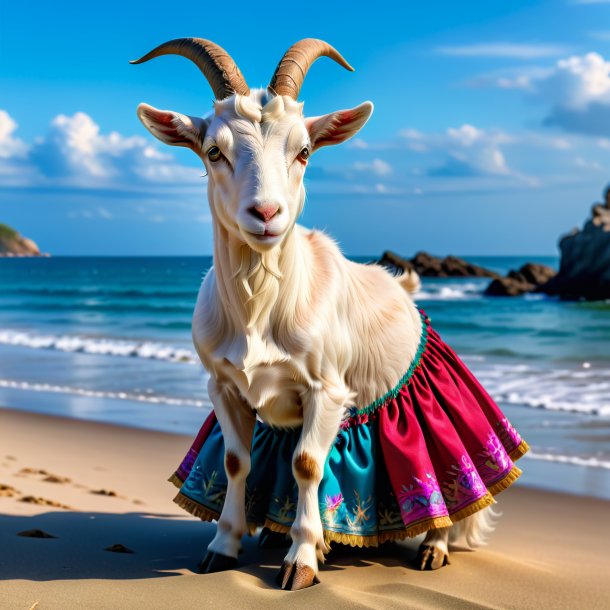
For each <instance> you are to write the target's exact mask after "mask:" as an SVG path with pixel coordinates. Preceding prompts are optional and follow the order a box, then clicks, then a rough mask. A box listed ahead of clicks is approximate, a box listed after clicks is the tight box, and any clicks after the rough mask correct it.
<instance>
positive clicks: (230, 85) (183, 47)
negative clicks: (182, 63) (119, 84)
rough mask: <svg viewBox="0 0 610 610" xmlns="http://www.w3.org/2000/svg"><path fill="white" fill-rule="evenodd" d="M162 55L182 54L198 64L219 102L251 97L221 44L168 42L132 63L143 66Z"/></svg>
mask: <svg viewBox="0 0 610 610" xmlns="http://www.w3.org/2000/svg"><path fill="white" fill-rule="evenodd" d="M161 55H181V56H182V57H186V58H187V59H190V60H191V61H192V62H194V63H195V64H196V65H197V67H198V68H199V69H200V70H201V72H202V73H203V75H204V76H205V77H206V78H207V80H208V82H209V83H210V85H211V86H212V90H213V91H214V95H215V96H216V99H218V100H222V99H224V98H226V97H229V96H230V95H233V94H234V93H238V94H239V95H248V94H249V93H250V89H249V88H248V85H247V84H246V81H245V79H244V77H243V76H242V73H241V72H240V71H239V68H238V67H237V65H236V63H235V62H234V61H233V60H232V59H231V56H230V55H229V54H228V53H227V52H226V51H225V50H224V49H223V48H222V47H219V46H218V45H217V44H215V43H213V42H212V41H210V40H204V39H203V38H176V39H175V40H170V41H169V42H164V43H163V44H161V45H159V46H158V47H157V48H156V49H153V50H152V51H151V52H150V53H147V54H146V55H144V56H143V57H140V59H136V60H134V61H130V62H129V63H130V64H142V63H144V62H145V61H148V60H149V59H154V58H155V57H160V56H161Z"/></svg>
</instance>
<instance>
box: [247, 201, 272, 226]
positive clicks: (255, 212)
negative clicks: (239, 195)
mask: <svg viewBox="0 0 610 610" xmlns="http://www.w3.org/2000/svg"><path fill="white" fill-rule="evenodd" d="M279 210H280V206H279V205H277V204H275V203H257V204H255V205H253V206H252V207H250V208H248V212H250V214H252V216H254V218H258V219H259V220H262V221H263V222H269V221H270V220H271V219H272V218H273V217H274V216H275V215H276V214H277V213H278V212H279Z"/></svg>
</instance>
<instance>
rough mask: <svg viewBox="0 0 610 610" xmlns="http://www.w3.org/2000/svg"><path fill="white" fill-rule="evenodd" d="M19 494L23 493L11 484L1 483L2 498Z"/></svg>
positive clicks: (0, 496)
mask: <svg viewBox="0 0 610 610" xmlns="http://www.w3.org/2000/svg"><path fill="white" fill-rule="evenodd" d="M19 495H21V492H20V491H18V490H17V489H15V488H14V487H12V486H11V485H5V484H4V483H0V498H14V497H15V496H19Z"/></svg>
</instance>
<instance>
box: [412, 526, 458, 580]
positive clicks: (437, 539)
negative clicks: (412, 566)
mask: <svg viewBox="0 0 610 610" xmlns="http://www.w3.org/2000/svg"><path fill="white" fill-rule="evenodd" d="M450 529H451V528H449V527H441V528H438V529H433V530H428V532H427V533H426V537H425V538H424V541H423V542H422V543H421V545H420V547H419V550H418V551H417V559H416V562H417V566H418V567H419V569H420V570H438V569H439V568H442V567H443V566H444V565H447V564H448V563H449V551H448V549H447V544H448V542H449V530H450Z"/></svg>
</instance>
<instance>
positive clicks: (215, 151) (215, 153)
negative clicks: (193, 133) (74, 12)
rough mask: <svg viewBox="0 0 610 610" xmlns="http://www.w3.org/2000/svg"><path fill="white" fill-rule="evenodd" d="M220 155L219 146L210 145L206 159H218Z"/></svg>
mask: <svg viewBox="0 0 610 610" xmlns="http://www.w3.org/2000/svg"><path fill="white" fill-rule="evenodd" d="M220 157H222V153H221V152H220V148H218V146H211V147H210V148H209V149H208V159H209V160H210V161H212V162H215V161H218V160H219V159H220Z"/></svg>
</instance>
